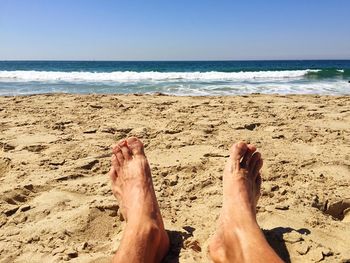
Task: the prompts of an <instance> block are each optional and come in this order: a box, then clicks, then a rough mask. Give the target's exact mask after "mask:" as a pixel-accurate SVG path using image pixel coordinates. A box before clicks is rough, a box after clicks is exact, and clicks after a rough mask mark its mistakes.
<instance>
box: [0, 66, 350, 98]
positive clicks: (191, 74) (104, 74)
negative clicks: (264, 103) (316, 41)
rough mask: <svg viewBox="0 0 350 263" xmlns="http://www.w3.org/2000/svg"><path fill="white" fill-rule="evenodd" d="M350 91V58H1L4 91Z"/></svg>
mask: <svg viewBox="0 0 350 263" xmlns="http://www.w3.org/2000/svg"><path fill="white" fill-rule="evenodd" d="M158 92H160V93H164V94H171V95H178V96H184V95H190V96H203V95H204V96H208V95H209V96H210V95H243V94H250V93H262V94H327V95H349V94H350V60H298V61H296V60H295V61H0V95H2V96H12V95H29V94H42V93H75V94H88V93H95V94H98V93H100V94H110V93H113V94H115V93H119V94H128V93H139V94H151V93H158Z"/></svg>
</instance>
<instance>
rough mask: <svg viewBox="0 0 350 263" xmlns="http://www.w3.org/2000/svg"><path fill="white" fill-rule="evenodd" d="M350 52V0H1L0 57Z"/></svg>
mask: <svg viewBox="0 0 350 263" xmlns="http://www.w3.org/2000/svg"><path fill="white" fill-rule="evenodd" d="M318 58H324V59H333V58H334V59H350V1H349V0H240V1H238V0H123V1H122V0H0V60H8V59H24V60H27V59H56V60H206V59H208V60H216V59H217V60H222V59H225V60H226V59H233V60H242V59H318Z"/></svg>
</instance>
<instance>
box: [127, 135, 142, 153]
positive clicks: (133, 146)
mask: <svg viewBox="0 0 350 263" xmlns="http://www.w3.org/2000/svg"><path fill="white" fill-rule="evenodd" d="M127 145H128V147H129V149H130V151H131V152H132V154H133V155H143V154H144V151H143V144H142V142H141V141H140V140H139V139H138V138H136V137H131V138H128V139H127Z"/></svg>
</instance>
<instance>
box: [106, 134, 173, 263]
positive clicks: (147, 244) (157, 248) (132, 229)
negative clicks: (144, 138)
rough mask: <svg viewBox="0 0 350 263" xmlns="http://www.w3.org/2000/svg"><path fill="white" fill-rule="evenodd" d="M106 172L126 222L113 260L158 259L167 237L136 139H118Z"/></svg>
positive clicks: (138, 260) (145, 162) (147, 165)
mask: <svg viewBox="0 0 350 263" xmlns="http://www.w3.org/2000/svg"><path fill="white" fill-rule="evenodd" d="M109 175H110V178H111V181H112V191H113V193H114V195H115V197H116V198H117V199H118V202H119V204H120V207H121V211H122V214H123V217H124V218H125V219H126V221H127V224H126V228H125V230H124V234H123V239H122V241H121V244H120V246H119V248H118V251H117V253H116V255H115V257H114V261H115V262H160V261H161V260H162V259H163V258H164V256H165V255H166V253H167V251H168V249H169V238H168V235H167V234H166V232H165V230H164V224H163V220H162V216H161V213H160V210H159V206H158V202H157V199H156V196H155V192H154V189H153V183H152V177H151V170H150V167H149V164H148V161H147V159H146V156H145V154H144V149H143V144H142V143H141V141H140V140H139V139H137V138H135V137H133V138H129V139H126V140H122V141H120V142H119V143H118V144H117V145H116V146H115V147H114V148H113V156H112V167H111V170H110V173H109Z"/></svg>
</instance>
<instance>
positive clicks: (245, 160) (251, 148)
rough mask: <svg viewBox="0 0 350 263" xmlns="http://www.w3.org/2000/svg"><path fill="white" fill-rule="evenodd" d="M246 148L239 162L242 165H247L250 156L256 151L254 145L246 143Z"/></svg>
mask: <svg viewBox="0 0 350 263" xmlns="http://www.w3.org/2000/svg"><path fill="white" fill-rule="evenodd" d="M247 147H248V150H247V151H246V153H245V155H244V157H243V160H242V162H241V166H242V167H248V166H249V163H250V159H251V158H252V155H253V153H254V152H255V151H256V147H255V146H254V145H251V144H248V145H247Z"/></svg>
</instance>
